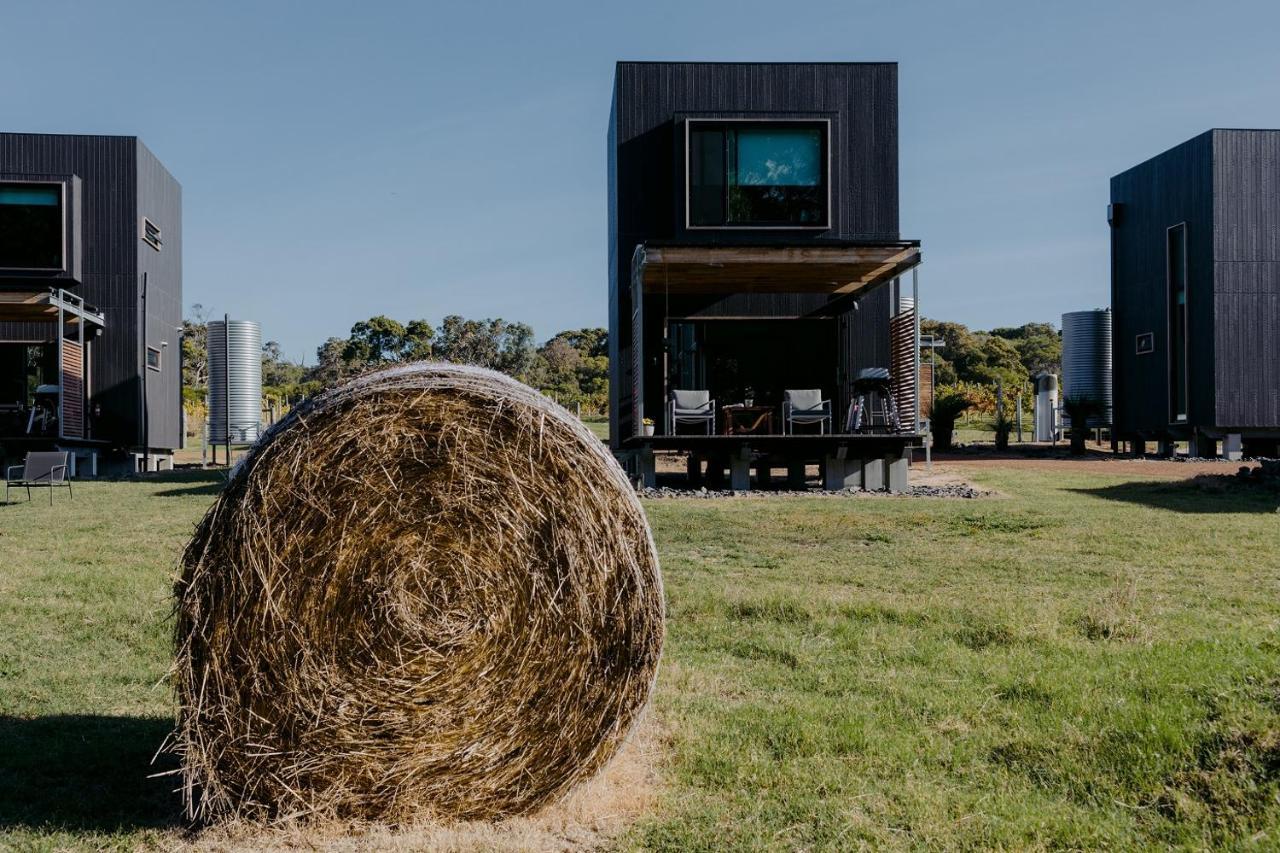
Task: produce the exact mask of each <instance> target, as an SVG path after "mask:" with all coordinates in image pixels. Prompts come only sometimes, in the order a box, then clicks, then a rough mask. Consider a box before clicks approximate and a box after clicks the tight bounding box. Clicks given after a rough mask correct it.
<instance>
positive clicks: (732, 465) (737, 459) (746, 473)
mask: <svg viewBox="0 0 1280 853" xmlns="http://www.w3.org/2000/svg"><path fill="white" fill-rule="evenodd" d="M729 488H731V489H733V490H734V491H735V492H746V491H750V489H751V448H750V447H747V446H746V445H743V446H742V449H741V450H740V451H738V452H737V453H735V454H734V455H733V456H731V457H729Z"/></svg>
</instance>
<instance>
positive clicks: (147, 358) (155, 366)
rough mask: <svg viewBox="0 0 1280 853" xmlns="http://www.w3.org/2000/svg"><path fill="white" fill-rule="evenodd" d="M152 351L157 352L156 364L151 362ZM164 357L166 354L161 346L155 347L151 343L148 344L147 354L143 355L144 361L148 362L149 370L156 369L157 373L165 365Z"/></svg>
mask: <svg viewBox="0 0 1280 853" xmlns="http://www.w3.org/2000/svg"><path fill="white" fill-rule="evenodd" d="M152 353H155V354H156V363H155V364H152V363H151V354H152ZM163 357H164V354H163V352H162V351H161V349H160V347H153V346H151V344H147V352H146V355H145V356H144V357H143V363H144V364H146V366H147V370H154V371H155V372H156V373H159V372H160V369H161V368H162V367H163V366H164V361H163Z"/></svg>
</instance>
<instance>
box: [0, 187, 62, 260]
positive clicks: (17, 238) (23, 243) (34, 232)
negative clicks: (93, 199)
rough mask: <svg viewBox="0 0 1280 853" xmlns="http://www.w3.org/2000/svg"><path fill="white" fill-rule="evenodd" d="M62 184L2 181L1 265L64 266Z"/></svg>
mask: <svg viewBox="0 0 1280 853" xmlns="http://www.w3.org/2000/svg"><path fill="white" fill-rule="evenodd" d="M62 221H63V220H62V188H61V187H60V186H58V185H57V184H18V183H10V184H0V267H7V268H10V269H37V270H59V269H62Z"/></svg>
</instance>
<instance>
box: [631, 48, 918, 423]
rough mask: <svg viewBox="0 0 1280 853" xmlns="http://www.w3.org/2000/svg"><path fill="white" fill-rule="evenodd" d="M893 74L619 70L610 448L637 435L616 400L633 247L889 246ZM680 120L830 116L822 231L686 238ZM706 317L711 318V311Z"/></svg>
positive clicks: (781, 302) (846, 66) (869, 327)
mask: <svg viewBox="0 0 1280 853" xmlns="http://www.w3.org/2000/svg"><path fill="white" fill-rule="evenodd" d="M897 71H898V69H897V65H896V63H643V62H621V63H618V66H617V72H616V75H615V78H614V93H613V103H612V109H611V112H610V119H609V256H610V262H609V276H610V280H609V331H610V356H611V358H610V371H611V375H610V383H609V385H610V418H611V424H610V435H611V437H612V438H611V440H612V441H613V442H614V444H615V446H616V445H617V442H618V441H620V440H621V439H623V438H624V437H626V436H629V435H631V434H633V432H634V431H635V425H634V424H632V423H631V414H630V412H631V406H630V405H627V403H626V401H625V400H624V399H623V397H624V396H625V395H627V394H629V393H630V392H629V389H630V388H632V377H631V375H630V367H629V366H630V364H631V358H630V355H631V352H630V349H631V341H630V339H629V338H630V334H629V325H628V322H627V321H628V318H630V316H631V304H630V300H631V296H630V288H629V282H630V273H631V257H632V253H633V251H634V250H635V247H636V246H637V245H638V244H641V243H645V242H650V241H675V242H687V243H714V244H718V245H727V244H735V243H737V244H755V245H769V244H774V245H796V244H798V243H814V244H821V243H823V242H837V241H847V240H860V239H861V240H897V239H898V238H899V232H898V103H897V101H898V87H897V81H898V74H897ZM677 116H685V117H688V116H717V117H763V116H772V117H824V118H828V119H829V120H830V121H831V140H830V142H831V161H832V171H831V174H830V185H831V193H832V199H831V204H832V207H831V223H830V228H827V229H824V230H821V231H807V230H800V231H797V230H774V231H771V230H756V229H753V230H751V231H694V232H690V231H686V230H685V228H684V212H683V211H684V209H683V197H682V193H683V180H684V164H683V162H681V161H680V160H679V159H678V158H679V157H680V156H681V154H680V152H682V150H683V149H682V140H683V138H682V136H679V133H680V132H681V130H682V129H681V127H680V126H679V122H678V121H677ZM769 298H770V299H776V300H778V301H777V304H776V305H775V306H774V307H773V312H774V313H775V314H777V313H786V312H788V311H790V310H793V306H792V305H791V304H789V303H787V302H786V301H785V300H786V298H785V297H769ZM864 301H865V300H864ZM740 309H741V306H740V305H725V306H723V308H722V309H720V311H719V313H720V316H727V315H729V312H731V311H733V310H740ZM703 310H704V311H707V312H709V313H716V309H715V308H714V307H712V306H707V307H706V308H704V309H703ZM768 310H769V309H767V308H766V307H765V306H763V305H761V304H760V299H756V300H755V303H754V304H753V305H751V306H750V313H751V314H752V315H757V312H759V314H760V315H763V314H766V313H768ZM849 325H850V326H851V327H852V326H857V327H858V328H861V329H863V330H864V331H865V332H867V333H868V334H870V335H872V336H880V337H885V336H886V335H887V328H888V310H887V308H886V310H885V312H884V315H883V326H875V325H874V322H873V321H872V320H871V319H870V318H869V317H868V318H867V319H862V318H859V319H858V320H856V321H854V322H852V323H851V324H849ZM886 346H887V342H886ZM882 363H883V362H882ZM646 378H647V377H646ZM659 381H660V379H659Z"/></svg>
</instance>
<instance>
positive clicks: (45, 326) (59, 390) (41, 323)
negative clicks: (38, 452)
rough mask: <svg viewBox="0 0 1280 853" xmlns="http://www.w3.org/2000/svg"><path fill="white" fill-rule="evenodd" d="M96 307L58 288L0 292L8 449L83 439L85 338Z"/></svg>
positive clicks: (1, 433)
mask: <svg viewBox="0 0 1280 853" xmlns="http://www.w3.org/2000/svg"><path fill="white" fill-rule="evenodd" d="M105 325H106V321H105V319H104V317H103V315H102V313H101V312H99V311H96V310H94V309H93V308H91V307H89V306H87V305H85V304H84V300H83V299H81V298H80V297H78V296H76V295H75V294H72V293H69V292H67V291H65V290H61V289H58V288H44V289H34V288H27V289H22V290H17V289H9V290H0V441H2V442H4V444H5V445H6V448H7V449H9V450H15V449H21V448H26V449H40V447H43V446H47V445H49V444H57V445H63V444H65V445H72V444H79V445H91V444H93V439H92V435H91V430H90V428H89V423H88V420H89V419H88V417H87V408H88V397H89V383H88V379H87V377H88V364H89V360H90V353H91V350H92V341H93V339H94V338H95V337H96V335H97V333H98V332H99V331H100V330H101V329H102V328H103V327H104V326H105Z"/></svg>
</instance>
